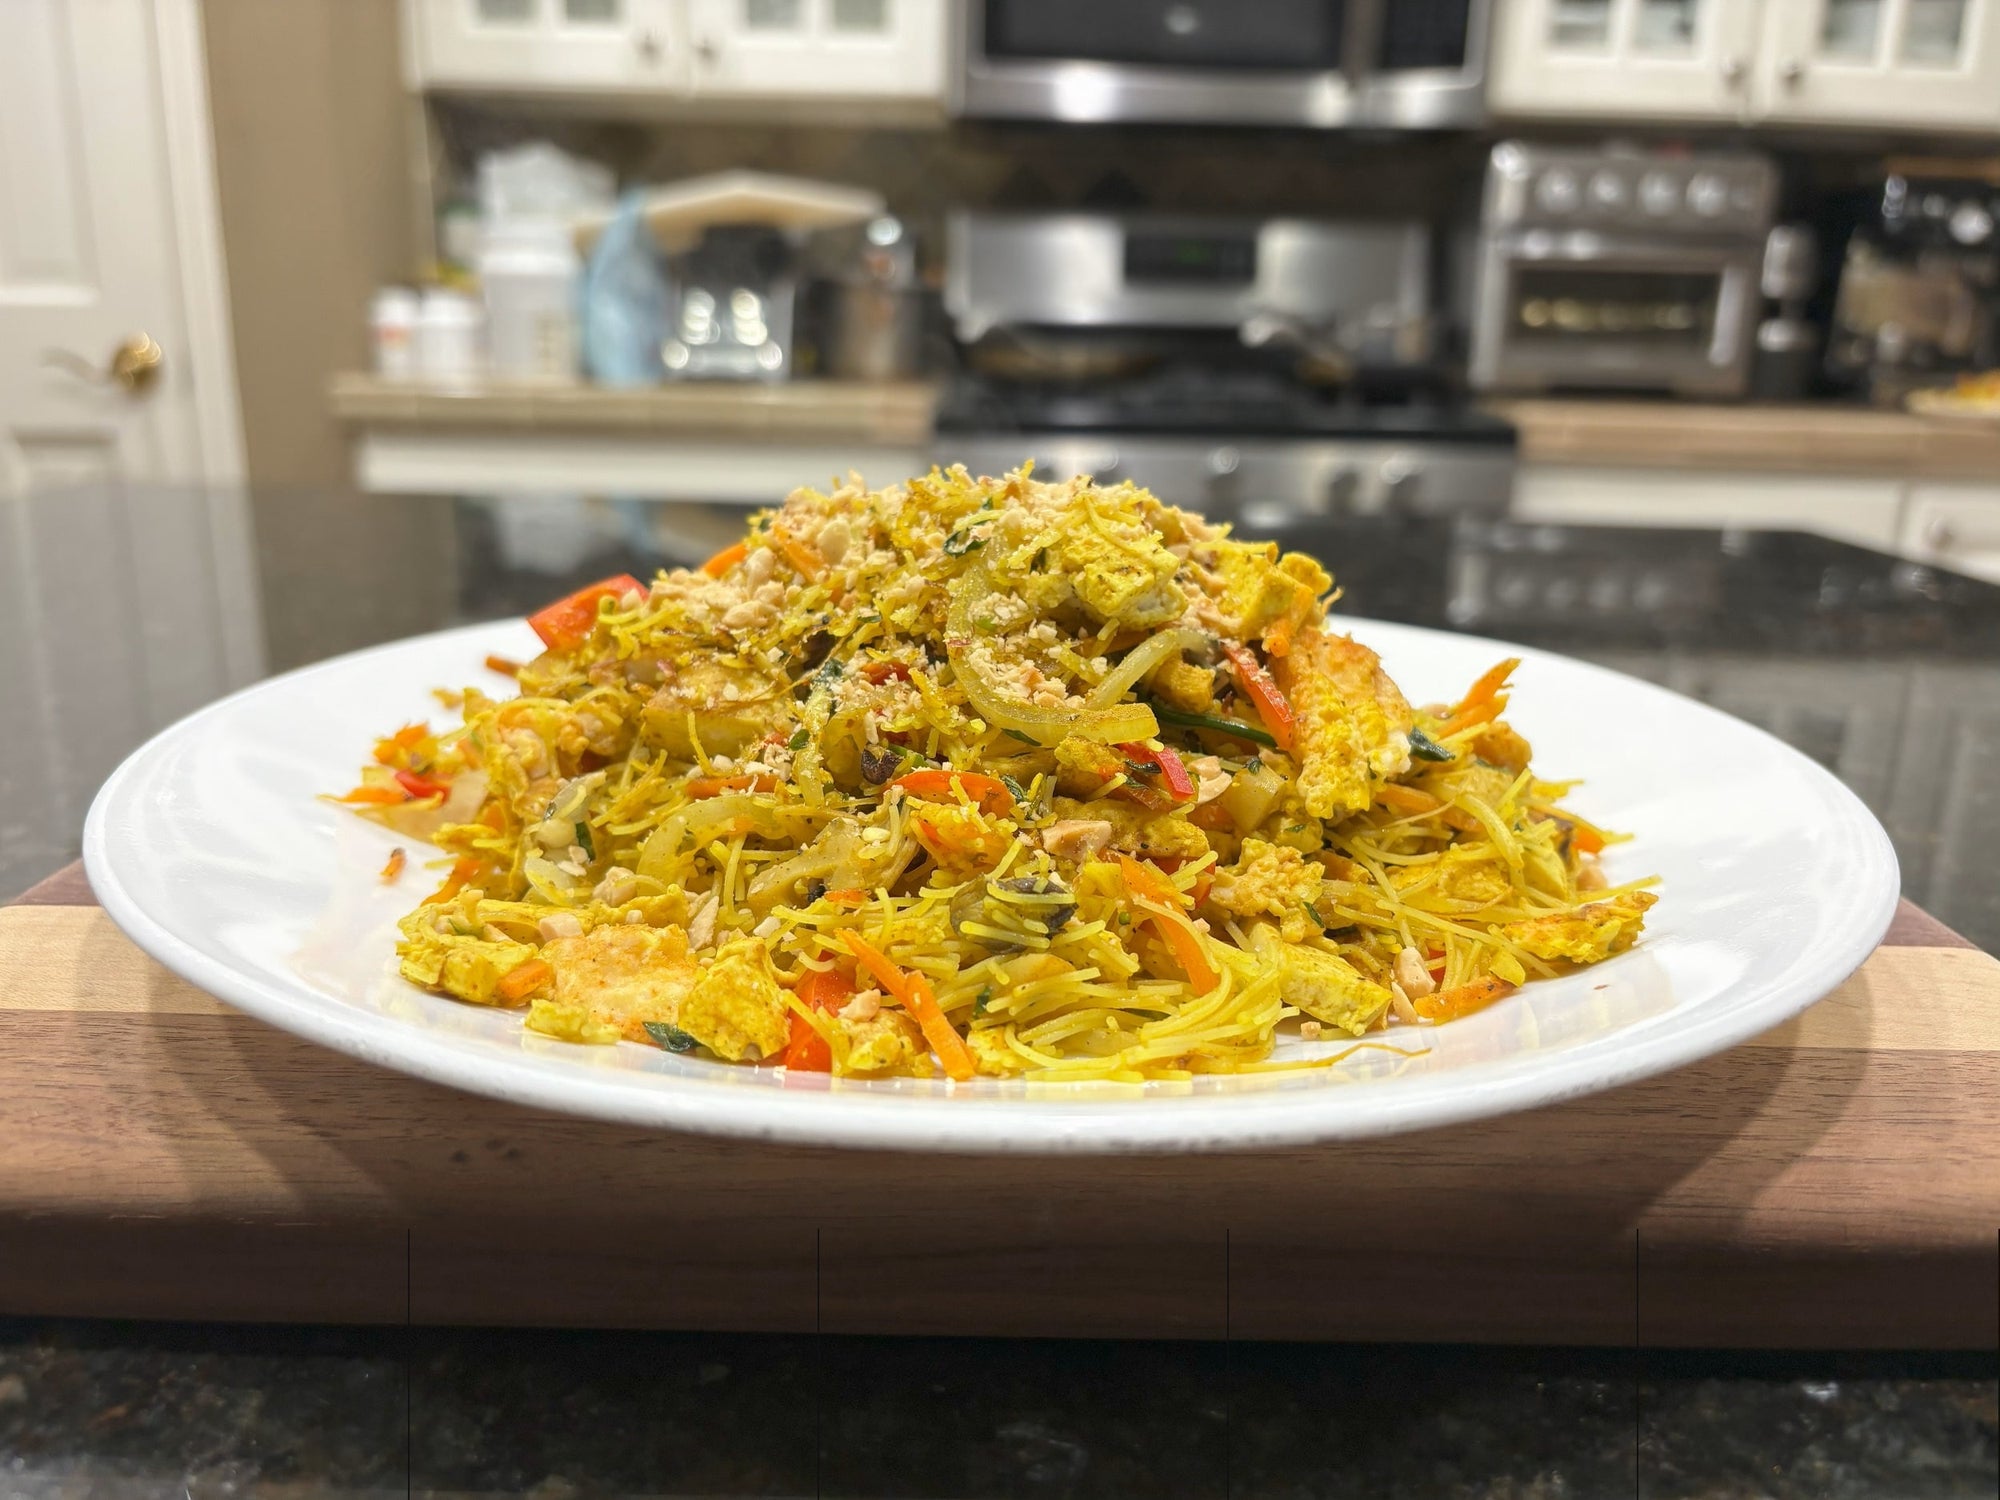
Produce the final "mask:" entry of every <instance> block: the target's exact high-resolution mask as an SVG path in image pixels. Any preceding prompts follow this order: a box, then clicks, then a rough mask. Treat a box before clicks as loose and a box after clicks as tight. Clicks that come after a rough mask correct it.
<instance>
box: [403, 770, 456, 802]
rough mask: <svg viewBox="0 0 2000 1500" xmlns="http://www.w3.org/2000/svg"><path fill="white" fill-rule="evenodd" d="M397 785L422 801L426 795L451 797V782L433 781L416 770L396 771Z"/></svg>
mask: <svg viewBox="0 0 2000 1500" xmlns="http://www.w3.org/2000/svg"><path fill="white" fill-rule="evenodd" d="M396 785H397V786H399V787H401V788H402V789H403V790H404V791H406V792H408V793H409V794H410V795H411V796H412V797H414V798H416V799H417V800H418V801H419V802H421V801H422V800H423V799H424V798H426V797H449V796H450V795H451V783H450V782H448V781H433V780H431V778H430V777H428V776H419V775H418V774H417V773H416V772H415V771H398V772H396Z"/></svg>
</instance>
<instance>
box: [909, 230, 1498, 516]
mask: <svg viewBox="0 0 2000 1500" xmlns="http://www.w3.org/2000/svg"><path fill="white" fill-rule="evenodd" d="M951 231H952V232H951V254H952V263H951V270H950V274H949V277H948V280H947V286H946V305H947V307H948V309H949V310H950V312H951V314H952V316H953V318H954V320H955V322H956V324H957V327H958V331H959V334H960V337H961V338H962V339H963V340H964V341H965V343H966V346H967V363H968V366H969V369H968V373H966V374H964V375H962V376H960V377H959V378H958V379H956V380H955V381H954V382H953V383H952V384H951V386H950V387H949V389H948V390H947V392H946V394H945V397H944V400H943V402H942V403H941V406H940V409H939V411H938V416H937V439H936V445H935V448H934V457H935V458H936V460H937V461H938V462H940V463H963V464H965V465H966V466H967V467H968V468H970V469H972V470H974V471H975V472H980V473H989V474H991V473H1001V472H1004V471H1006V470H1008V469H1011V468H1013V467H1015V466H1016V465H1018V464H1019V463H1021V462H1022V461H1023V460H1027V459H1032V460H1033V461H1034V463H1035V470H1036V473H1037V474H1038V475H1043V476H1046V477H1050V478H1068V477H1070V476H1072V475H1075V474H1091V475H1094V476H1095V477H1096V478H1098V479H1099V480H1113V481H1115V480H1130V481H1132V482H1133V483H1136V484H1141V485H1144V486H1145V487H1146V488H1147V489H1150V490H1152V491H1153V492H1154V493H1155V494H1157V495H1159V496H1160V498H1161V499H1163V500H1166V501H1168V502H1170V503H1173V504H1180V505H1186V506H1189V507H1191V508H1194V509H1198V510H1201V511H1202V512H1204V513H1205V514H1207V515H1209V516H1210V517H1212V518H1213V519H1216V520H1226V521H1230V522H1233V523H1235V524H1236V525H1237V527H1238V528H1239V530H1241V531H1243V532H1245V533H1250V534H1257V533H1279V532H1291V531H1294V530H1296V529H1297V528H1299V527H1301V526H1311V525H1313V524H1315V523H1318V522H1323V521H1326V520H1328V519H1332V518H1338V517H1344V516H1368V515H1385V514H1386V515H1485V516H1497V515H1500V514H1502V513H1504V512H1505V510H1506V509H1507V505H1508V502H1509V500H1510V498H1511V494H1512V487H1513V473H1514V459H1515V443H1514V432H1513V429H1512V428H1511V427H1510V426H1509V425H1508V424H1507V423H1505V422H1504V421H1501V420H1500V419H1498V418H1496V417H1492V416H1489V415H1487V414H1485V413H1483V412H1480V411H1478V410H1476V409H1474V408H1472V407H1470V406H1469V405H1467V404H1466V403H1465V402H1464V401H1463V400H1462V399H1459V398H1458V397H1456V396H1455V395H1454V394H1453V393H1452V391H1451V388H1450V383H1449V381H1448V380H1447V379H1446V378H1445V377H1444V375H1443V374H1442V372H1441V371H1440V369H1439V368H1438V365H1437V363H1436V360H1435V355H1434V346H1435V343H1436V339H1435V318H1434V316H1433V313H1432V306H1431V300H1430V295H1429V288H1430V285H1431V282H1432V279H1433V271H1434V268H1433V267H1432V266H1431V264H1430V257H1431V243H1430V238H1429V235H1428V234H1427V233H1426V231H1425V230H1424V229H1423V228H1422V226H1418V225H1411V224H1383V223H1359V222H1355V223H1344V222H1316V221H1305V220H1270V221H1262V222H1239V221H1222V220H1210V221H1202V220H1188V219H1174V220H1161V219H1157V218H1151V217H1146V216H1138V217H1131V218H1113V217H1102V216H1089V215H1049V216H1019V215H965V216H961V217H960V218H958V219H957V220H955V221H954V223H953V224H952V226H951ZM996 343H998V344H999V345H1000V346H1001V347H1000V349H999V350H998V352H999V353H1001V354H1004V355H1006V356H1007V360H1006V366H1007V367H1008V368H1009V369H1011V370H1013V371H1015V372H1016V373H1013V374H1011V375H1008V376H1005V377H1003V376H1001V375H996V374H992V373H974V371H979V370H984V369H987V368H989V367H990V366H991V365H993V364H995V363H997V362H996V361H991V360H988V361H985V362H982V358H981V356H982V351H988V350H992V349H993V347H994V345H995V344H996ZM1038 359H1039V360H1041V361H1042V362H1044V363H1046V365H1047V366H1049V371H1048V373H1047V374H1042V373H1040V372H1038V371H1037V370H1036V369H1035V365H1036V362H1037V360H1038ZM1092 360H1095V361H1097V362H1098V363H1100V364H1102V365H1104V366H1106V367H1107V368H1108V371H1109V372H1108V373H1099V374H1095V375H1094V376H1081V377H1080V376H1078V375H1076V374H1075V373H1073V370H1074V368H1075V367H1078V366H1082V365H1085V364H1087V363H1089V362H1090V361H1092ZM1024 366H1025V367H1026V373H1025V374H1022V373H1019V371H1021V369H1022V368H1023V367H1024Z"/></svg>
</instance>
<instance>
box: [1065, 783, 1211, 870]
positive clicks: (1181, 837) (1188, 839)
mask: <svg viewBox="0 0 2000 1500" xmlns="http://www.w3.org/2000/svg"><path fill="white" fill-rule="evenodd" d="M1050 811H1051V812H1052V813H1053V814H1054V816H1055V819H1056V821H1057V822H1064V821H1067V820H1070V819H1083V820H1089V821H1102V822H1106V823H1109V824H1110V825H1111V837H1110V839H1109V841H1108V847H1110V848H1112V849H1116V850H1118V851H1119V852H1121V853H1124V854H1138V855H1146V856H1152V855H1159V856H1162V857H1171V858H1176V859H1200V858H1201V857H1202V855H1204V854H1206V853H1208V839H1207V837H1206V836H1205V835H1204V834H1203V833H1202V831H1201V830H1200V829H1199V828H1197V827H1195V826H1194V824H1192V823H1190V822H1189V821H1188V820H1187V819H1186V818H1184V817H1182V816H1181V815H1180V814H1179V813H1156V812H1149V811H1147V810H1146V809H1145V808H1143V807H1139V806H1136V805H1135V804H1133V803H1130V802H1120V801H1118V800H1116V799H1115V798H1111V797H1105V798H1101V799H1100V800H1098V801H1096V802H1077V801H1074V800H1072V799H1071V798H1068V797H1057V798H1055V799H1054V801H1053V802H1052V803H1051V804H1050Z"/></svg>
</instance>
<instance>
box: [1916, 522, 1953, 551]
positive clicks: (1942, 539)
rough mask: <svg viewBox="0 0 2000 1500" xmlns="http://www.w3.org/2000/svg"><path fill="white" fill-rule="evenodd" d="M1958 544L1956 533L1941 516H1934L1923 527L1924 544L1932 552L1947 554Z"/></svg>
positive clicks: (1949, 523)
mask: <svg viewBox="0 0 2000 1500" xmlns="http://www.w3.org/2000/svg"><path fill="white" fill-rule="evenodd" d="M1957 543H1958V533H1957V532H1956V531H1954V530H1953V529H1952V525H1951V522H1949V521H1947V520H1945V519H1944V517H1942V516H1934V517H1932V518H1931V520H1930V521H1929V522H1928V523H1927V524H1926V525H1925V527H1924V544H1925V545H1926V546H1928V547H1929V548H1930V549H1931V550H1932V551H1933V552H1949V551H1951V549H1952V548H1953V547H1954V546H1956V545H1957Z"/></svg>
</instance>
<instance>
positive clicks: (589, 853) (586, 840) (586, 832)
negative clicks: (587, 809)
mask: <svg viewBox="0 0 2000 1500" xmlns="http://www.w3.org/2000/svg"><path fill="white" fill-rule="evenodd" d="M576 844H577V847H578V848H579V849H581V850H582V851H583V857H584V858H585V859H596V858H597V845H596V844H595V843H593V842H591V837H590V825H589V824H588V823H579V824H577V825H576Z"/></svg>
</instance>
